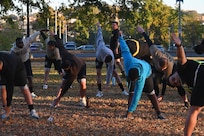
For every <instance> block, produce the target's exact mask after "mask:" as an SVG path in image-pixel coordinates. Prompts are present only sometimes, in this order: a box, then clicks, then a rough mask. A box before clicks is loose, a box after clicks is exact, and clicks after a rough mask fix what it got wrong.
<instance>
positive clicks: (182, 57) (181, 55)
mask: <svg viewBox="0 0 204 136" xmlns="http://www.w3.org/2000/svg"><path fill="white" fill-rule="evenodd" d="M171 37H172V40H173V41H174V43H175V45H176V47H177V50H176V54H177V57H178V63H179V64H181V65H183V64H185V63H186V62H187V58H186V54H185V51H184V48H183V46H182V45H181V40H180V39H179V38H178V37H177V36H176V34H174V33H173V34H172V35H171Z"/></svg>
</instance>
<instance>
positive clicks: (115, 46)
mask: <svg viewBox="0 0 204 136" xmlns="http://www.w3.org/2000/svg"><path fill="white" fill-rule="evenodd" d="M118 37H119V27H118V22H117V21H113V22H112V35H111V39H110V49H111V50H112V51H113V55H114V58H115V63H116V65H117V66H118V68H119V69H120V71H121V74H122V77H123V78H126V76H125V72H124V68H123V65H122V64H121V61H120V60H121V59H120V58H121V55H120V54H119V42H118Z"/></svg>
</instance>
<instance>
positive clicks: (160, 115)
mask: <svg viewBox="0 0 204 136" xmlns="http://www.w3.org/2000/svg"><path fill="white" fill-rule="evenodd" d="M157 117H158V119H166V118H165V117H164V115H162V113H160V114H158V116H157Z"/></svg>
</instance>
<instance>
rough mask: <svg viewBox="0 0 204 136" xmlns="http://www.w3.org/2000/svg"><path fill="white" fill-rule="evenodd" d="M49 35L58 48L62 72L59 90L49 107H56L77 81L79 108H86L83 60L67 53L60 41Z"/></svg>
mask: <svg viewBox="0 0 204 136" xmlns="http://www.w3.org/2000/svg"><path fill="white" fill-rule="evenodd" d="M50 35H51V36H53V37H54V38H55V41H56V47H57V48H59V51H60V55H61V58H62V64H61V68H62V69H63V70H64V76H63V79H62V83H61V85H60V89H59V91H58V94H57V96H56V98H55V99H54V100H53V102H52V104H51V107H56V106H58V104H59V102H60V99H61V98H62V97H63V96H64V94H65V93H66V92H67V91H68V89H69V88H70V86H71V85H72V83H73V82H74V80H75V79H77V81H78V83H79V85H80V99H79V100H80V101H79V102H80V103H79V104H80V106H86V97H85V94H86V63H85V61H84V60H82V59H80V58H78V57H77V56H75V55H74V54H72V53H70V52H68V51H67V50H66V49H65V48H64V45H63V42H62V40H61V39H60V38H59V37H58V36H57V35H55V34H54V33H53V32H50Z"/></svg>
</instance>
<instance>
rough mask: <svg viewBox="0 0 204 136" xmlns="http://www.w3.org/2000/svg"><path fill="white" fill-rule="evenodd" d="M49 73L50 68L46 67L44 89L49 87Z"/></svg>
mask: <svg viewBox="0 0 204 136" xmlns="http://www.w3.org/2000/svg"><path fill="white" fill-rule="evenodd" d="M49 73H50V68H45V74H44V85H43V89H47V88H48V84H47V81H48V76H49Z"/></svg>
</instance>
